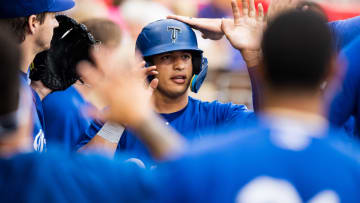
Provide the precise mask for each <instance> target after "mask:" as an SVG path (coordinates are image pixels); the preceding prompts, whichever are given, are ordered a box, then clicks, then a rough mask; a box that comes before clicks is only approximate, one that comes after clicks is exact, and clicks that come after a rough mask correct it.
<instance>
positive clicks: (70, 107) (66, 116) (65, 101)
mask: <svg viewBox="0 0 360 203" xmlns="http://www.w3.org/2000/svg"><path fill="white" fill-rule="evenodd" d="M83 24H84V25H85V26H86V27H87V29H88V31H89V32H90V33H91V34H92V35H93V36H94V38H95V40H97V41H99V42H101V45H99V46H102V48H106V49H107V50H108V52H109V54H111V55H112V57H118V55H119V53H120V44H121V30H120V28H119V26H118V25H117V24H115V23H113V22H112V21H110V20H107V19H96V18H95V19H89V20H87V21H85V22H83ZM89 89H90V88H89V87H87V86H86V84H83V83H82V82H80V81H78V82H76V83H75V84H74V85H73V86H71V87H70V88H68V89H67V90H65V91H57V92H53V93H51V94H49V95H47V96H46V97H45V98H44V100H43V101H42V103H43V107H44V114H45V115H44V117H45V121H46V130H45V134H46V140H47V142H48V146H49V144H50V145H51V144H56V145H57V146H58V147H59V146H63V148H64V150H65V151H68V152H70V151H73V150H74V149H75V148H76V144H77V143H78V142H79V139H80V137H81V135H82V134H84V133H85V131H86V130H87V129H88V127H89V126H90V122H91V120H92V119H91V118H90V117H89V116H88V115H87V113H86V109H89V108H95V107H94V105H92V104H90V103H91V101H86V100H85V99H84V97H83V94H82V92H84V91H91V90H89Z"/></svg>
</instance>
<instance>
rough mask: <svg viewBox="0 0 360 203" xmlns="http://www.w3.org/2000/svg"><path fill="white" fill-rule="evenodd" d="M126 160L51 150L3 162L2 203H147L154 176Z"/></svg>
mask: <svg viewBox="0 0 360 203" xmlns="http://www.w3.org/2000/svg"><path fill="white" fill-rule="evenodd" d="M123 160H124V158H121V159H120V158H119V159H118V160H115V161H110V160H107V159H104V158H101V157H94V156H81V155H79V154H74V155H72V156H70V155H67V154H66V153H65V154H64V153H63V151H62V150H59V151H58V150H52V149H49V150H48V152H47V153H43V154H22V155H18V156H15V157H12V158H9V159H0V200H1V202H29V203H31V202H34V203H41V202H44V203H45V202H94V203H95V202H148V199H150V198H151V196H152V194H153V192H152V191H151V189H152V187H151V184H152V182H155V181H152V180H151V175H150V174H149V173H148V171H145V170H143V169H140V168H138V167H137V166H136V165H135V164H133V163H124V162H123Z"/></svg>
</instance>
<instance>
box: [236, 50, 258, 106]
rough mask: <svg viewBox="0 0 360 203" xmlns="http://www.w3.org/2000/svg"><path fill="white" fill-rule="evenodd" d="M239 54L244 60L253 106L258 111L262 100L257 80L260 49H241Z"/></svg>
mask: <svg viewBox="0 0 360 203" xmlns="http://www.w3.org/2000/svg"><path fill="white" fill-rule="evenodd" d="M241 54H242V56H243V58H244V60H245V62H246V65H247V69H248V73H249V77H250V82H251V90H252V99H253V108H254V111H255V112H258V111H259V108H260V106H261V104H260V102H261V100H262V96H261V92H262V91H261V84H260V83H261V82H260V80H259V75H258V74H259V68H260V67H259V66H260V61H261V51H248V50H242V51H241Z"/></svg>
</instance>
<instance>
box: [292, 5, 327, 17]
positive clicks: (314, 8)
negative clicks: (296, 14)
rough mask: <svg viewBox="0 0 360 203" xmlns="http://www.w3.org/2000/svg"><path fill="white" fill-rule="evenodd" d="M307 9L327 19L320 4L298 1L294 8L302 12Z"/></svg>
mask: <svg viewBox="0 0 360 203" xmlns="http://www.w3.org/2000/svg"><path fill="white" fill-rule="evenodd" d="M305 7H307V9H308V10H311V11H314V12H317V13H319V14H320V15H323V16H324V17H325V18H328V17H327V15H326V12H325V10H324V9H323V8H322V7H321V6H320V4H318V3H316V2H313V1H300V2H299V4H298V5H297V6H296V8H297V9H299V10H304V8H305Z"/></svg>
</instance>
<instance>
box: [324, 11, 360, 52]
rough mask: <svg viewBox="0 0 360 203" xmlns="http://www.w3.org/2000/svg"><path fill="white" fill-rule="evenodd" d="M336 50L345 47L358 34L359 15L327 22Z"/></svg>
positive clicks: (359, 26) (359, 32) (359, 25)
mask: <svg viewBox="0 0 360 203" xmlns="http://www.w3.org/2000/svg"><path fill="white" fill-rule="evenodd" d="M329 26H330V29H331V31H332V33H333V35H334V37H335V44H336V47H337V49H338V50H341V49H343V48H345V47H346V46H347V45H348V44H350V42H352V41H353V40H355V39H356V38H357V36H359V35H360V16H357V17H354V18H350V19H346V20H341V21H334V22H330V23H329Z"/></svg>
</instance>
